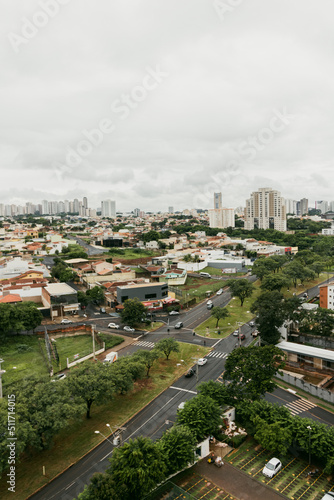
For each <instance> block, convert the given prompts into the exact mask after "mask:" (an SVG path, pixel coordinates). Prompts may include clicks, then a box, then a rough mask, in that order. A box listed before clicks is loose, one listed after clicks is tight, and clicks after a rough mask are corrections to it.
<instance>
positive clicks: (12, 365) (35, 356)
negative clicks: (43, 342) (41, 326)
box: [0, 335, 48, 392]
mask: <svg viewBox="0 0 334 500" xmlns="http://www.w3.org/2000/svg"><path fill="white" fill-rule="evenodd" d="M39 342H40V341H39V339H38V337H37V335H16V336H15V337H9V338H8V339H7V340H6V341H5V342H4V343H2V345H1V350H0V356H1V358H2V359H3V360H4V362H3V363H2V369H3V370H6V373H4V374H3V375H2V383H3V386H4V388H5V392H7V390H6V388H7V386H9V385H10V384H12V383H14V382H17V381H18V380H21V379H23V378H28V377H31V376H32V375H35V374H36V375H41V376H42V375H48V369H47V366H46V364H45V362H44V359H43V356H42V353H41V349H40V346H39Z"/></svg>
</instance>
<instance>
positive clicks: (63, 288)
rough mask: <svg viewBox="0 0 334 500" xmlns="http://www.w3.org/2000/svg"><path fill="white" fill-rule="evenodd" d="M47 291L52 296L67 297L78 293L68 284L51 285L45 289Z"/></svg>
mask: <svg viewBox="0 0 334 500" xmlns="http://www.w3.org/2000/svg"><path fill="white" fill-rule="evenodd" d="M45 290H46V291H47V292H48V293H49V294H50V295H66V294H69V293H77V291H76V290H75V289H74V288H72V287H71V286H70V285H67V284H66V283H50V284H49V285H48V286H46V287H45Z"/></svg>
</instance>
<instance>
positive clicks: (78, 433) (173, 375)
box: [0, 343, 209, 500]
mask: <svg viewBox="0 0 334 500" xmlns="http://www.w3.org/2000/svg"><path fill="white" fill-rule="evenodd" d="M179 347H180V352H179V353H172V354H171V356H170V359H169V360H168V361H166V359H163V358H161V359H160V360H158V362H157V363H156V365H154V367H153V368H152V370H151V372H150V375H151V376H150V377H149V378H144V379H142V380H141V381H138V382H136V383H135V386H134V389H133V391H131V392H130V393H129V394H126V395H125V396H116V397H115V398H114V399H112V400H111V401H110V403H108V404H106V405H103V406H94V405H93V407H92V412H91V418H90V419H89V420H87V419H86V418H85V417H84V416H83V418H82V419H81V420H79V421H77V422H75V423H73V425H71V426H70V427H67V428H66V429H65V430H64V431H63V432H62V433H60V434H59V435H58V436H57V437H56V438H55V440H54V444H53V446H52V448H51V449H49V450H46V451H42V452H38V451H35V452H32V453H31V454H29V455H28V454H24V455H22V457H21V461H20V463H17V465H16V492H15V499H16V500H24V499H26V498H27V497H28V496H29V495H31V494H32V493H33V492H34V491H36V490H37V489H38V488H40V487H41V486H43V485H45V484H46V483H48V482H49V481H50V480H51V479H53V478H54V477H55V476H56V475H57V474H59V473H61V472H62V471H63V470H64V469H66V468H67V467H69V466H70V465H71V464H74V463H75V462H77V461H78V460H79V459H80V458H81V457H82V456H83V455H85V454H86V453H87V452H89V450H91V449H92V448H93V447H94V446H96V445H97V444H98V443H99V442H101V441H102V440H103V438H102V437H101V436H100V435H98V434H95V433H94V431H95V430H99V431H100V432H102V433H103V434H104V435H107V434H106V433H107V431H108V428H107V426H106V424H110V425H111V426H116V425H117V426H121V425H124V424H125V423H126V421H127V420H129V419H130V418H131V417H132V416H133V415H135V414H136V413H137V412H138V411H140V410H141V409H142V408H143V407H145V406H146V405H147V404H148V403H149V402H150V401H152V399H154V398H155V397H156V396H157V395H158V394H159V393H160V392H162V391H163V390H165V389H166V388H167V387H169V386H170V385H171V384H172V383H173V382H174V381H175V380H176V379H177V378H179V377H180V376H181V375H182V374H183V373H184V372H185V371H186V370H187V369H188V368H189V367H190V366H192V365H193V364H194V361H193V360H192V357H193V356H195V355H196V356H204V355H205V354H206V353H207V352H208V351H209V349H208V348H205V347H199V346H195V345H191V344H185V343H180V344H179ZM43 466H45V469H46V476H45V477H44V476H43V475H42V470H43ZM0 498H1V499H3V500H5V499H7V498H8V499H9V498H13V495H12V493H10V492H8V491H7V485H6V472H5V473H4V475H3V477H2V479H1V482H0Z"/></svg>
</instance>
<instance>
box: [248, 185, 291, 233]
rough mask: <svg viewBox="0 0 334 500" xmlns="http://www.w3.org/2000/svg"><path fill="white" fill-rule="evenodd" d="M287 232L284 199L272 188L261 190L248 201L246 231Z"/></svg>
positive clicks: (254, 193)
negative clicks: (269, 230) (257, 229)
mask: <svg viewBox="0 0 334 500" xmlns="http://www.w3.org/2000/svg"><path fill="white" fill-rule="evenodd" d="M255 228H259V229H275V230H276V231H286V211H285V203H284V198H282V197H281V193H280V192H279V191H275V190H273V189H272V188H260V189H259V190H258V191H254V192H253V193H252V194H251V197H250V198H249V199H248V200H246V209H245V229H255Z"/></svg>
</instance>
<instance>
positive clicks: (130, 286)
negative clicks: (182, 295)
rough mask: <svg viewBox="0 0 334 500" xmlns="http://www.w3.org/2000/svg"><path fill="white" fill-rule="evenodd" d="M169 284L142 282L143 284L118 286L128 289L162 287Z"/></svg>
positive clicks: (121, 288)
mask: <svg viewBox="0 0 334 500" xmlns="http://www.w3.org/2000/svg"><path fill="white" fill-rule="evenodd" d="M164 285H165V286H167V284H166V283H141V284H136V285H122V286H118V287H117V288H119V289H120V290H126V289H129V288H149V287H162V286H164Z"/></svg>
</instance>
